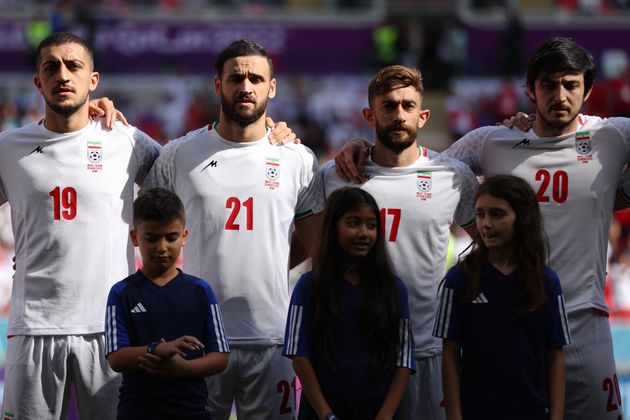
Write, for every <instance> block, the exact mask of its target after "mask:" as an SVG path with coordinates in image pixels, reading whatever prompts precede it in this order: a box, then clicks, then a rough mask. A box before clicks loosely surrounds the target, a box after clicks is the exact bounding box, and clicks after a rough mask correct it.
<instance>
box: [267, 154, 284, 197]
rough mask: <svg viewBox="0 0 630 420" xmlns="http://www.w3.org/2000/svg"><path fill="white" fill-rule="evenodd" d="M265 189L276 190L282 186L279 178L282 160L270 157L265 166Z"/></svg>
mask: <svg viewBox="0 0 630 420" xmlns="http://www.w3.org/2000/svg"><path fill="white" fill-rule="evenodd" d="M265 176H266V177H267V179H266V180H265V187H267V188H269V189H270V190H275V189H276V188H278V187H279V186H280V183H279V182H278V178H279V177H280V159H278V158H272V157H268V158H267V162H266V165H265Z"/></svg>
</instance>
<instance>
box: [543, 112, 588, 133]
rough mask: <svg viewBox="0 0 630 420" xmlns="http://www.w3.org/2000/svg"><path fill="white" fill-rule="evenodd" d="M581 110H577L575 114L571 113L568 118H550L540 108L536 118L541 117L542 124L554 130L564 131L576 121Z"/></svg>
mask: <svg viewBox="0 0 630 420" xmlns="http://www.w3.org/2000/svg"><path fill="white" fill-rule="evenodd" d="M578 114H579V112H576V113H575V114H573V115H570V117H569V119H568V120H560V119H554V120H552V119H549V118H546V117H545V114H544V113H542V112H540V110H538V113H537V116H536V118H540V120H541V122H542V125H543V126H544V127H546V128H547V129H549V130H552V131H557V132H564V130H565V129H566V128H567V127H568V126H570V125H571V124H572V123H573V121H575V119H576V118H577V116H578Z"/></svg>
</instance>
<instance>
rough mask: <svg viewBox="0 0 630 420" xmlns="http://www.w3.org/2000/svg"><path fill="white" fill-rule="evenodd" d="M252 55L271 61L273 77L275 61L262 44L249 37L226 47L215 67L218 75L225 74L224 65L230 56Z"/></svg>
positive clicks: (270, 72) (270, 68)
mask: <svg viewBox="0 0 630 420" xmlns="http://www.w3.org/2000/svg"><path fill="white" fill-rule="evenodd" d="M252 55H258V56H261V57H265V58H266V59H267V62H268V63H269V74H270V77H273V63H272V62H271V58H270V57H269V54H267V51H265V49H264V48H263V47H262V46H260V44H258V43H256V42H254V41H251V40H249V39H238V40H236V41H234V42H232V43H231V44H230V45H228V46H227V47H225V48H224V49H223V51H221V52H220V53H219V55H218V56H217V59H216V60H215V62H214V67H215V68H216V69H217V73H218V75H219V76H221V74H223V65H224V64H225V62H226V61H228V60H229V59H230V58H236V57H250V56H252Z"/></svg>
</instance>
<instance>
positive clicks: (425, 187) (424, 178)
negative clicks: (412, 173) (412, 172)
mask: <svg viewBox="0 0 630 420" xmlns="http://www.w3.org/2000/svg"><path fill="white" fill-rule="evenodd" d="M416 185H417V187H418V190H420V191H422V192H429V191H431V172H418V178H417V180H416Z"/></svg>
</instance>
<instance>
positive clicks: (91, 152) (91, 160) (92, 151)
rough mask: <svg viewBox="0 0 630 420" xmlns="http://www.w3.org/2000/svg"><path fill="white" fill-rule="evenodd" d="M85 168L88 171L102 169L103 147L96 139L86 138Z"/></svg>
mask: <svg viewBox="0 0 630 420" xmlns="http://www.w3.org/2000/svg"><path fill="white" fill-rule="evenodd" d="M87 159H88V164H87V170H88V171H90V172H94V173H96V172H100V171H101V170H102V169H103V164H102V163H101V161H102V160H103V147H102V146H101V142H100V141H98V140H88V142H87Z"/></svg>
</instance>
